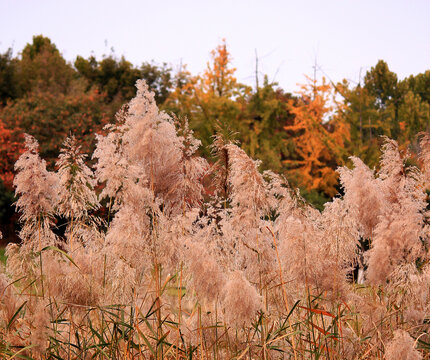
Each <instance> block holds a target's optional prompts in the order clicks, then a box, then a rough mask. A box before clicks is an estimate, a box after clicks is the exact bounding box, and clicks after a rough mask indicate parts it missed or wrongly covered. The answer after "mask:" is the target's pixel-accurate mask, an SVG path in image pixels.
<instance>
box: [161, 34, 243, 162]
mask: <svg viewBox="0 0 430 360" xmlns="http://www.w3.org/2000/svg"><path fill="white" fill-rule="evenodd" d="M235 71H236V69H235V68H232V67H231V55H230V53H229V52H228V51H227V45H226V43H225V41H223V43H222V44H221V45H219V46H218V47H217V48H216V49H215V50H213V51H212V52H211V61H210V62H208V64H207V68H206V70H205V71H204V72H203V74H201V75H198V76H191V75H189V73H187V71H186V70H183V71H181V72H180V73H179V75H178V76H177V79H179V80H180V81H177V86H176V88H175V90H174V91H173V92H172V94H171V95H170V96H169V98H168V99H167V101H166V104H165V106H164V108H165V109H166V110H168V111H173V112H174V113H176V114H177V115H178V116H185V117H187V118H189V119H190V127H191V128H192V129H193V130H194V131H195V132H196V135H197V137H198V138H200V139H201V141H202V144H203V149H202V150H203V153H204V154H206V155H209V150H208V145H209V144H211V142H212V136H213V135H214V134H215V132H216V124H219V125H220V126H222V127H224V128H229V129H231V130H232V131H238V130H239V127H238V122H237V118H238V117H239V114H240V113H241V111H242V110H243V108H244V106H245V98H246V97H247V96H248V95H250V93H251V88H250V87H248V86H245V85H242V84H240V83H238V82H237V80H236V78H235V77H234V73H235Z"/></svg>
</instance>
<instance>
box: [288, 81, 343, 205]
mask: <svg viewBox="0 0 430 360" xmlns="http://www.w3.org/2000/svg"><path fill="white" fill-rule="evenodd" d="M308 80H309V81H308V84H305V85H302V86H301V91H300V92H299V97H298V99H296V100H292V99H291V100H289V101H288V103H287V104H288V105H287V106H288V108H289V111H290V112H291V113H292V114H294V116H295V117H294V120H293V122H292V124H288V125H286V126H285V127H284V129H285V130H286V131H287V132H288V134H289V135H290V136H291V137H292V140H293V143H294V145H295V158H294V159H288V160H285V161H284V163H285V164H286V165H287V167H288V168H289V170H288V171H289V173H290V176H293V177H294V178H296V179H297V182H298V183H299V184H300V185H302V186H304V187H306V188H307V189H308V190H314V189H315V190H318V191H322V192H324V193H325V194H326V195H327V196H330V197H331V196H334V195H335V194H336V193H337V190H336V185H337V174H336V168H337V167H338V166H340V165H342V164H343V163H344V159H345V155H346V152H345V145H346V142H347V141H348V139H349V128H348V126H347V124H346V123H345V122H344V121H343V120H342V119H341V117H339V116H338V114H339V113H340V112H341V111H340V110H341V105H340V104H339V103H338V102H337V101H336V99H335V98H334V96H333V88H332V86H331V85H330V84H328V83H326V81H325V79H324V78H323V82H322V84H321V85H317V82H316V81H315V80H312V79H310V78H308Z"/></svg>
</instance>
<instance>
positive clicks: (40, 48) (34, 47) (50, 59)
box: [17, 35, 74, 94]
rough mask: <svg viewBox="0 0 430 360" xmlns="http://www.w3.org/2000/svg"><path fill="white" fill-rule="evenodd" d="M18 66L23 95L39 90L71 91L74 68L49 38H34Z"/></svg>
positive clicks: (24, 51)
mask: <svg viewBox="0 0 430 360" xmlns="http://www.w3.org/2000/svg"><path fill="white" fill-rule="evenodd" d="M17 65H18V76H19V82H20V86H21V88H22V91H23V93H29V92H31V91H35V90H37V91H51V92H53V93H54V92H55V93H61V94H67V93H68V92H69V91H70V90H71V86H72V80H73V77H74V71H73V68H72V67H71V66H70V65H69V64H67V63H66V60H64V58H63V57H62V55H61V54H60V52H59V51H58V49H57V47H56V46H55V45H54V44H53V43H51V40H50V39H49V38H47V37H44V36H42V35H38V36H33V42H32V43H31V44H27V45H26V46H25V48H24V50H23V51H22V53H21V60H20V61H19V62H18V64H17Z"/></svg>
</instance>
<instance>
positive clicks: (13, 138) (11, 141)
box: [0, 119, 24, 190]
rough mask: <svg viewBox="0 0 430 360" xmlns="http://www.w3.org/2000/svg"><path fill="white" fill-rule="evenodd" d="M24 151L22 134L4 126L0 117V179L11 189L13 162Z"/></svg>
mask: <svg viewBox="0 0 430 360" xmlns="http://www.w3.org/2000/svg"><path fill="white" fill-rule="evenodd" d="M23 151H24V139H23V136H21V135H17V134H15V132H13V131H11V130H10V129H8V128H6V127H5V125H4V123H3V122H2V121H1V119H0V179H1V180H2V181H3V183H4V185H5V187H6V188H7V189H9V190H11V189H12V183H13V174H14V164H15V162H16V161H17V160H18V158H19V156H20V155H21V154H22V153H23Z"/></svg>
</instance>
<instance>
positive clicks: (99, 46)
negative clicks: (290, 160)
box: [0, 0, 430, 92]
mask: <svg viewBox="0 0 430 360" xmlns="http://www.w3.org/2000/svg"><path fill="white" fill-rule="evenodd" d="M0 14H1V21H0V52H2V53H3V52H5V51H6V50H7V49H8V48H9V47H12V48H13V50H14V54H17V53H18V52H19V51H21V50H22V49H23V47H24V46H25V44H26V43H28V42H31V40H32V36H33V35H38V34H42V35H44V36H47V37H49V38H50V39H51V40H52V41H53V42H54V43H55V44H56V45H57V47H58V49H59V50H60V51H61V53H62V54H63V56H64V57H65V58H66V60H68V61H71V62H73V61H74V59H75V58H76V56H77V55H81V56H84V57H88V56H90V55H91V54H94V55H95V56H96V57H97V58H98V59H101V58H102V55H103V54H109V53H110V51H111V50H110V49H111V48H114V50H115V54H116V55H117V56H121V55H124V56H125V58H126V59H127V60H129V61H131V62H132V63H133V64H135V65H140V64H141V63H142V62H144V61H150V60H152V59H153V60H155V61H156V62H158V63H161V62H167V63H169V64H171V65H172V66H173V67H174V68H175V67H176V68H177V67H178V65H179V64H180V63H181V61H182V63H183V64H187V66H188V69H189V70H190V71H191V72H192V73H193V74H197V73H199V72H201V71H203V70H204V68H205V66H206V63H207V61H208V60H209V58H210V51H211V50H212V49H214V48H215V47H216V46H217V45H218V44H219V43H220V42H221V40H222V39H223V38H225V39H226V41H227V45H228V49H229V51H230V53H231V55H232V57H233V65H234V66H235V67H236V68H237V73H236V76H237V78H238V80H239V81H241V82H243V83H247V84H250V85H253V84H255V51H257V54H258V57H259V70H260V75H263V74H267V75H268V76H269V80H271V81H273V80H275V81H277V82H278V83H279V84H280V85H281V86H282V87H283V88H284V89H285V90H286V91H290V92H293V91H295V90H297V86H296V84H297V83H303V82H305V78H304V74H308V75H312V74H313V68H312V67H313V65H314V62H315V60H316V61H317V63H318V65H319V67H320V68H321V69H322V71H320V72H319V75H322V74H323V73H325V74H326V75H327V76H328V77H329V78H330V79H331V80H332V81H340V80H342V79H343V78H347V79H350V80H353V81H358V78H359V73H360V69H361V73H362V76H364V74H365V72H366V71H367V70H369V69H370V67H371V66H374V65H375V64H376V63H377V61H378V59H383V60H385V61H386V62H387V63H388V65H389V67H390V69H391V70H392V71H394V72H396V73H397V75H398V76H399V78H400V79H402V78H404V77H406V76H409V75H410V74H417V73H420V72H424V71H425V70H429V69H430V0H404V1H401V0H372V1H370V0H325V1H324V0H313V1H306V0H302V1H300V0H284V1H281V0H279V1H275V0H265V1H252V0H243V1H242V0H236V1H235V0H230V1H227V0H217V1H205V0H165V1H162V0H158V1H154V0H153V1H147V0H141V1H127V0H122V1H111V0H103V1H99V0H73V1H63V0H38V1H36V0H26V1H24V0H0ZM261 79H262V76H261Z"/></svg>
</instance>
